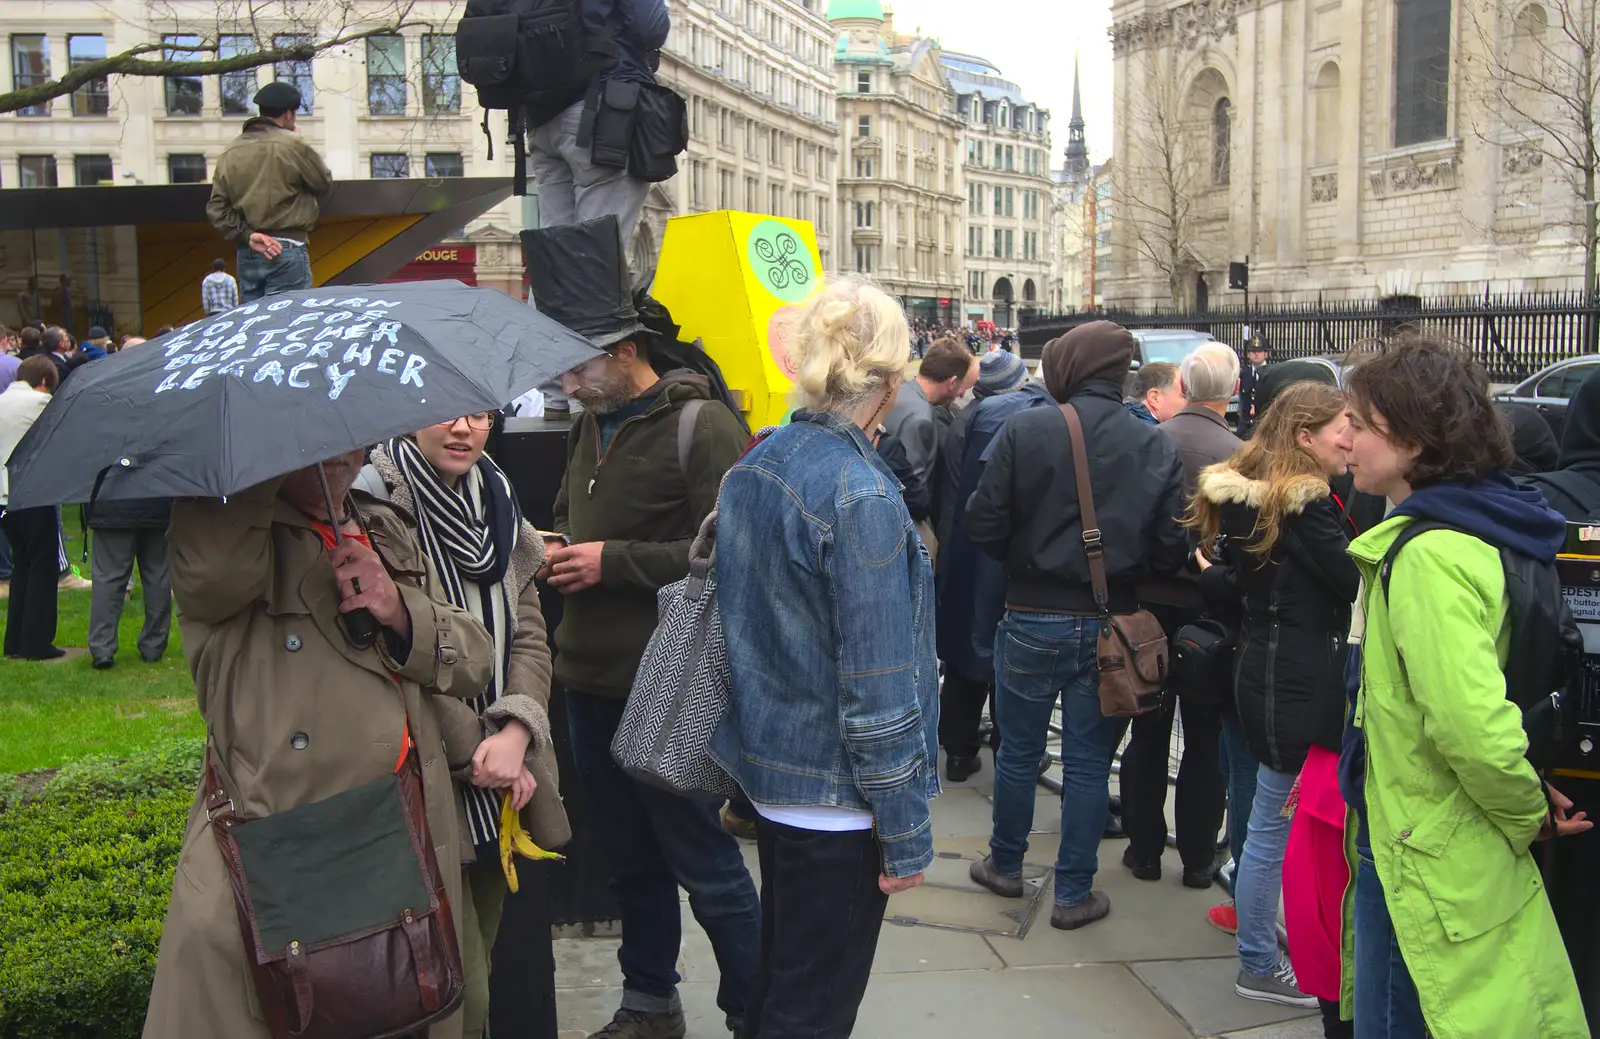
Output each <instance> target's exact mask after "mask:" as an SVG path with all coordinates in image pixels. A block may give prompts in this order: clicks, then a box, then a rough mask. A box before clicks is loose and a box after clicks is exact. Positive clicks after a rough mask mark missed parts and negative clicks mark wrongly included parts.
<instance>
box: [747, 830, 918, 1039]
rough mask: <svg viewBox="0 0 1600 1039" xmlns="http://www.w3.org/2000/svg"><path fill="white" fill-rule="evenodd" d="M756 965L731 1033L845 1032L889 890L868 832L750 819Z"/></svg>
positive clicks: (797, 1036) (822, 1038) (852, 1020)
mask: <svg viewBox="0 0 1600 1039" xmlns="http://www.w3.org/2000/svg"><path fill="white" fill-rule="evenodd" d="M756 846H757V850H758V851H759V852H760V856H761V966H760V968H759V969H758V970H757V972H756V981H755V988H754V991H753V994H752V996H751V1000H750V1008H749V1010H748V1011H747V1012H746V1014H745V1019H744V1028H743V1030H742V1031H740V1033H739V1039H846V1037H847V1036H849V1035H850V1034H851V1032H852V1031H854V1030H855V1024H856V1013H857V1011H859V1010H860V1008H861V1000H862V998H863V997H864V996H865V995H866V994H867V981H868V979H869V977H870V976H871V974H872V959H873V957H874V956H875V955H876V954H877V951H878V932H879V931H880V930H881V929H882V927H883V912H884V909H885V908H887V906H888V904H889V896H888V895H885V894H884V893H883V892H882V891H881V890H879V888H878V873H879V867H880V864H881V862H882V853H881V852H880V850H879V848H878V841H877V839H876V838H875V837H873V835H872V831H871V830H849V831H845V832H842V833H827V832H823V831H820V830H801V829H796V828H795V827H793V826H785V825H783V824H782V823H775V822H772V821H771V820H769V819H766V818H761V819H757V820H756Z"/></svg>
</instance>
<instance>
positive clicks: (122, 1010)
mask: <svg viewBox="0 0 1600 1039" xmlns="http://www.w3.org/2000/svg"><path fill="white" fill-rule="evenodd" d="M202 745H203V744H202V741H200V740H174V741H171V742H168V743H164V744H162V745H160V746H157V747H154V748H152V749H151V750H149V751H148V752H145V753H143V754H140V755H139V756H137V757H135V758H131V759H129V760H127V761H120V762H119V761H114V760H107V759H90V760H86V761H82V762H77V763H74V764H72V765H69V766H67V767H65V768H63V769H62V770H61V771H60V772H58V773H57V774H56V775H55V776H54V777H52V778H51V779H50V780H49V782H47V783H46V784H44V786H43V788H42V789H38V790H36V791H35V790H34V789H33V785H32V784H30V783H28V782H27V780H26V779H25V778H12V779H10V780H9V781H7V780H4V779H0V1037H3V1039H79V1037H81V1039H91V1037H93V1039H137V1037H138V1036H139V1034H140V1032H141V1030H142V1029H143V1027H144V1014H145V1005H146V1003H147V1002H148V1001H149V997H150V983H151V979H152V978H153V976H154V974H155V963H156V950H157V948H158V946H159V944H160V941H161V925H162V921H163V918H164V917H165V916H166V910H167V900H168V898H169V897H170V895H171V892H172V876H173V871H174V870H175V869H176V868H177V863H178V852H179V851H180V849H181V848H182V845H183V832H184V826H185V823H186V820H187V815H188V810H189V805H190V803H191V802H192V801H193V799H194V790H195V787H196V785H197V784H198V782H199V770H200V754H201V748H202Z"/></svg>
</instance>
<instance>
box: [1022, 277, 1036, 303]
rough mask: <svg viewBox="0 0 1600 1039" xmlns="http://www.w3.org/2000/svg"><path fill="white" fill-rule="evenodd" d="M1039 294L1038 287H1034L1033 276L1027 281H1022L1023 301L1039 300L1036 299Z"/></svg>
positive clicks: (1032, 301)
mask: <svg viewBox="0 0 1600 1039" xmlns="http://www.w3.org/2000/svg"><path fill="white" fill-rule="evenodd" d="M1037 294H1038V289H1036V288H1034V286H1033V279H1032V278H1029V279H1028V280H1027V281H1024V282H1023V283H1022V302H1024V303H1034V302H1036V301H1037V300H1036V296H1037Z"/></svg>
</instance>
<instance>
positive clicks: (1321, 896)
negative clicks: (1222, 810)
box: [1283, 746, 1350, 1001]
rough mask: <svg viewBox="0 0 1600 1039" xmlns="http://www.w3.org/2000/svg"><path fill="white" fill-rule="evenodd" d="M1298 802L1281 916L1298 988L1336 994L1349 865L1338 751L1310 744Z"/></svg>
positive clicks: (1286, 860) (1333, 997) (1323, 995)
mask: <svg viewBox="0 0 1600 1039" xmlns="http://www.w3.org/2000/svg"><path fill="white" fill-rule="evenodd" d="M1299 793H1300V796H1299V802H1298V804H1297V805H1296V806H1295V809H1294V822H1293V823H1292V824H1291V825H1290V827H1289V846H1288V848H1287V850H1286V851H1285V852H1284V856H1283V917H1284V925H1285V927H1286V928H1287V929H1288V932H1289V961H1290V962H1291V963H1293V964H1294V972H1295V976H1296V977H1297V978H1298V979H1299V981H1300V990H1301V991H1302V992H1305V993H1307V994H1308V995H1313V996H1317V997H1318V998H1320V999H1328V1000H1334V1001H1337V1000H1338V999H1339V976H1340V975H1339V930H1340V927H1341V926H1342V923H1343V920H1344V893H1345V888H1346V887H1347V886H1348V885H1349V883H1350V867H1349V864H1348V863H1346V862H1345V857H1344V820H1345V804H1344V798H1343V797H1342V796H1340V794H1339V755H1338V754H1336V753H1334V752H1333V751H1331V750H1325V749H1323V748H1322V747H1316V746H1314V747H1312V748H1311V751H1310V753H1309V754H1307V755H1306V764H1305V768H1303V769H1302V770H1301V772H1300V785H1299Z"/></svg>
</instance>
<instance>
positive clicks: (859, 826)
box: [751, 801, 872, 833]
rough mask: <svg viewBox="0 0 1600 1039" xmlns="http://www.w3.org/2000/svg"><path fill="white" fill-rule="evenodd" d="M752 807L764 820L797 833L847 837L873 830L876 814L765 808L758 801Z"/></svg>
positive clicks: (828, 808)
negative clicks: (806, 832)
mask: <svg viewBox="0 0 1600 1039" xmlns="http://www.w3.org/2000/svg"><path fill="white" fill-rule="evenodd" d="M751 804H752V805H754V806H755V810H756V811H757V812H759V813H760V815H761V817H762V818H763V819H766V820H768V821H770V822H775V823H782V824H783V825H785V826H793V827H794V828H795V829H797V830H820V831H823V832H825V833H843V832H846V831H849V830H870V829H872V813H871V812H868V811H863V810H862V809H860V808H836V807H833V806H831V805H764V804H758V803H756V802H754V801H752V802H751Z"/></svg>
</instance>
